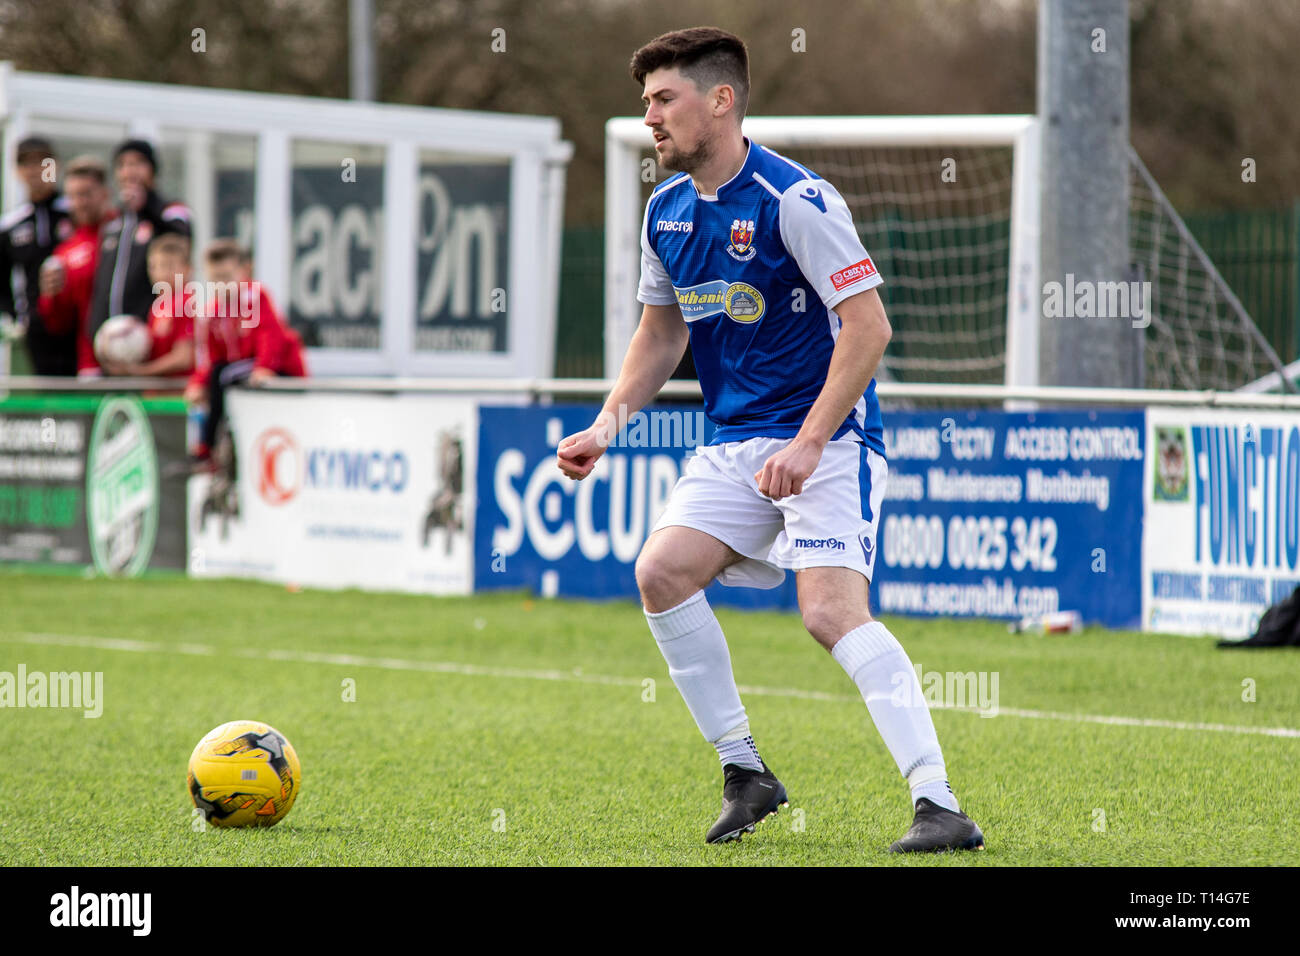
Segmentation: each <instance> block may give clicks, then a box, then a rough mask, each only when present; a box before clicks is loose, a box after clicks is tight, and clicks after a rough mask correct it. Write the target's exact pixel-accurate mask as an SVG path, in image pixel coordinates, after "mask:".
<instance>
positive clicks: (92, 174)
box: [37, 156, 117, 376]
mask: <svg viewBox="0 0 1300 956" xmlns="http://www.w3.org/2000/svg"><path fill="white" fill-rule="evenodd" d="M63 189H64V196H65V198H66V199H67V202H68V215H69V216H70V217H71V219H72V224H73V226H74V227H75V230H74V232H73V233H72V235H71V236H70V237H69V238H67V239H65V240H64V241H63V242H61V243H59V244H58V245H57V246H55V248H54V253H53V254H52V255H51V256H50V258H48V259H46V260H45V263H44V265H42V266H41V273H40V299H39V301H38V304H37V312H38V313H39V314H40V315H41V316H42V317H44V320H45V326H46V328H47V329H48V330H49V331H50V332H51V333H65V332H68V331H75V332H76V336H77V374H78V375H82V376H88V375H98V374H99V373H100V368H99V363H98V362H97V361H96V360H95V350H94V349H93V348H92V347H91V342H90V336H89V335H87V334H86V320H87V316H88V315H89V313H90V297H91V294H92V292H93V291H94V286H95V268H96V266H97V265H98V263H99V232H100V228H101V227H102V226H103V225H104V223H106V222H108V221H109V220H110V219H112V218H113V217H114V216H115V215H117V213H116V212H115V211H114V210H113V208H112V206H111V205H110V197H109V193H108V171H107V170H106V169H105V168H104V164H103V163H101V162H100V161H99V160H98V159H96V158H95V157H94V156H79V157H78V158H76V159H74V160H72V162H70V163H68V165H67V168H66V169H65V170H64V174H63Z"/></svg>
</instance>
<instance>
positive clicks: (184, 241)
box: [101, 232, 201, 377]
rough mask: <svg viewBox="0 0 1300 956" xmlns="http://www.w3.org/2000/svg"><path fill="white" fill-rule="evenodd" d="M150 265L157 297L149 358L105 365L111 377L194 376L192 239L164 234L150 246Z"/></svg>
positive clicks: (195, 310) (152, 312) (151, 321)
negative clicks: (135, 361) (134, 361)
mask: <svg viewBox="0 0 1300 956" xmlns="http://www.w3.org/2000/svg"><path fill="white" fill-rule="evenodd" d="M146 264H147V267H148V269H149V281H150V282H152V283H153V290H154V294H155V295H156V298H155V299H154V302H153V306H152V307H151V308H150V309H149V334H150V338H151V341H152V344H151V345H150V348H149V355H148V357H147V358H146V359H145V360H144V361H143V362H139V363H126V362H116V363H114V362H102V363H101V364H102V365H103V367H104V371H105V372H107V373H108V374H109V375H139V376H144V377H152V376H155V375H181V376H185V375H190V374H191V373H192V372H193V371H194V352H195V348H194V319H195V316H196V315H197V313H198V311H199V309H200V308H201V304H200V302H199V301H198V299H197V298H196V296H195V295H194V288H193V281H192V279H193V274H192V272H191V269H190V240H189V238H188V237H187V236H180V235H177V234H176V233H172V232H168V233H163V234H162V235H161V236H155V237H154V239H153V241H152V242H150V243H149V251H148V257H147V259H146Z"/></svg>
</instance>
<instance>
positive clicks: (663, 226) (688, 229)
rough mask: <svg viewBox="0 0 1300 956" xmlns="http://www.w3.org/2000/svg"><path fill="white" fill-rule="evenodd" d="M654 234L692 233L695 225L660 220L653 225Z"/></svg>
mask: <svg viewBox="0 0 1300 956" xmlns="http://www.w3.org/2000/svg"><path fill="white" fill-rule="evenodd" d="M655 231H656V232H685V233H688V234H689V233H692V232H694V231H695V223H693V222H684V221H682V220H680V219H660V220H659V221H658V222H656V223H655Z"/></svg>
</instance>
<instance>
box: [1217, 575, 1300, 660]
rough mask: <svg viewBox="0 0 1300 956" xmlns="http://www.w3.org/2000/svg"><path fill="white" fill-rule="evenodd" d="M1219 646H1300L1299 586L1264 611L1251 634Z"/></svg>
mask: <svg viewBox="0 0 1300 956" xmlns="http://www.w3.org/2000/svg"><path fill="white" fill-rule="evenodd" d="M1219 647H1300V587H1298V588H1296V589H1295V590H1294V591H1292V592H1291V595H1290V597H1285V598H1283V599H1282V600H1280V601H1278V602H1277V603H1276V604H1274V605H1273V606H1272V607H1271V608H1269V609H1268V610H1267V611H1265V612H1264V616H1263V617H1261V618H1260V619H1259V627H1258V628H1256V630H1255V633H1254V635H1253V636H1251V637H1248V638H1246V640H1244V641H1219Z"/></svg>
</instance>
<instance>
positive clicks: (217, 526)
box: [189, 389, 477, 594]
mask: <svg viewBox="0 0 1300 956" xmlns="http://www.w3.org/2000/svg"><path fill="white" fill-rule="evenodd" d="M228 407H229V410H230V425H231V431H232V433H233V436H234V440H233V448H234V457H233V461H232V460H231V459H230V456H229V455H228V453H226V452H224V451H223V450H222V449H221V448H220V447H219V448H217V449H216V450H214V459H215V461H216V462H217V465H218V469H217V471H216V472H215V473H214V474H212V475H198V476H195V477H194V478H192V479H191V482H190V488H189V521H190V540H191V543H192V545H193V547H192V548H191V551H190V573H191V574H194V575H195V576H206V577H226V576H230V577H253V578H260V579H263V580H269V581H283V582H286V583H294V584H300V585H309V586H316V587H326V588H344V587H357V588H365V589H371V590H385V591H411V592H420V593H427V594H468V593H470V591H471V589H472V587H473V578H472V562H471V557H470V540H471V539H470V533H471V532H470V524H469V522H470V521H471V520H472V517H473V514H474V487H473V485H474V482H473V480H472V476H473V474H474V467H475V464H474V462H475V448H474V445H475V440H476V438H477V429H476V426H475V424H474V409H475V404H474V402H472V401H470V400H468V399H464V400H461V399H448V398H435V397H428V396H419V395H397V396H380V395H328V394H292V393H290V394H275V393H259V392H255V391H252V390H249V389H234V390H232V391H231V393H230V395H229V401H228ZM219 444H220V443H219ZM232 472H233V474H232Z"/></svg>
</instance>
